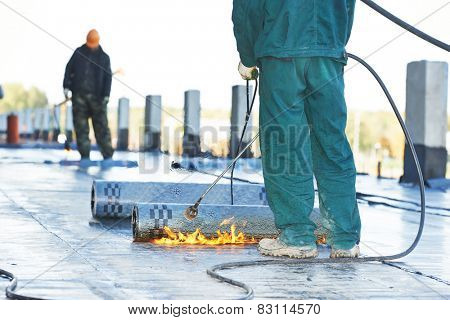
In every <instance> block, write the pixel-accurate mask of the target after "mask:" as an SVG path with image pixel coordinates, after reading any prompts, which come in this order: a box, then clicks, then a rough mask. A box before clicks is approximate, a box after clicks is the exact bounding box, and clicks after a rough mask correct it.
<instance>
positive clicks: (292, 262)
mask: <svg viewBox="0 0 450 320" xmlns="http://www.w3.org/2000/svg"><path fill="white" fill-rule="evenodd" d="M347 55H348V57H349V58H351V59H353V60H355V61H357V62H358V63H360V64H362V65H363V66H364V67H365V68H366V69H367V70H369V72H370V73H371V74H372V75H373V76H374V78H375V79H376V80H377V82H378V84H379V85H380V87H381V88H382V89H383V92H384V94H385V95H386V97H387V99H388V101H389V103H390V104H391V107H392V110H393V111H394V113H395V116H396V117H397V120H398V122H399V124H400V126H401V128H402V130H403V133H404V135H405V138H406V141H407V144H408V146H409V148H410V150H411V153H412V155H413V158H414V163H415V166H416V170H417V174H418V176H419V188H420V223H419V229H418V231H417V234H416V237H415V239H414V241H413V243H412V244H411V245H410V246H409V248H407V249H406V250H405V251H403V252H401V253H398V254H394V255H390V256H378V257H361V258H357V259H348V258H343V259H331V258H321V259H302V260H289V259H285V260H255V261H242V262H230V263H223V264H219V265H216V266H213V267H212V268H210V269H208V270H207V271H206V273H207V274H208V275H209V276H210V277H212V278H214V279H217V280H219V281H223V282H225V283H228V284H230V285H232V286H235V287H239V288H242V289H243V290H244V291H245V295H244V296H242V297H241V298H240V299H239V300H248V299H252V298H253V297H254V291H253V289H252V288H251V287H250V286H249V285H247V284H245V283H243V282H240V281H236V280H233V279H231V278H228V277H225V276H222V275H220V274H219V273H218V271H221V270H226V269H235V268H242V267H251V266H267V265H283V266H286V265H304V264H323V263H361V262H374V261H376V262H384V261H392V260H397V259H400V258H403V257H406V256H407V255H408V254H410V253H411V252H412V251H413V250H414V249H415V248H416V247H417V244H418V243H419V241H420V238H421V237H422V233H423V228H424V225H425V183H424V179H423V175H422V170H421V168H420V163H419V159H418V157H417V153H416V149H415V148H414V145H413V141H412V138H411V135H410V134H409V131H408V128H407V127H406V124H405V122H404V121H403V119H402V116H401V114H400V112H399V111H398V108H397V106H396V104H395V102H394V100H393V99H392V96H391V94H390V93H389V91H388V89H387V88H386V85H385V84H384V82H383V80H381V78H380V76H379V75H378V73H376V72H375V70H374V69H373V68H372V67H371V66H370V65H369V64H368V63H367V62H365V61H364V60H363V59H361V58H359V57H358V56H355V55H354V54H351V53H348V54H347Z"/></svg>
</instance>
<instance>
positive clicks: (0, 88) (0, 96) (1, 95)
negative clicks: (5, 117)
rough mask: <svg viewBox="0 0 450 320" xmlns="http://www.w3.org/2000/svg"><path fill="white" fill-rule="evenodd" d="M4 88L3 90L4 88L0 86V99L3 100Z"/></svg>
mask: <svg viewBox="0 0 450 320" xmlns="http://www.w3.org/2000/svg"><path fill="white" fill-rule="evenodd" d="M3 96H4V95H3V88H2V86H1V85H0V99H3Z"/></svg>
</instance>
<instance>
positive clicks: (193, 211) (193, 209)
mask: <svg viewBox="0 0 450 320" xmlns="http://www.w3.org/2000/svg"><path fill="white" fill-rule="evenodd" d="M199 204H200V203H198V202H197V203H196V204H194V205H193V206H190V207H188V208H186V210H184V217H185V218H186V219H188V220H189V221H192V220H194V219H195V218H196V217H197V216H198V206H199Z"/></svg>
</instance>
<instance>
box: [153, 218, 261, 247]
mask: <svg viewBox="0 0 450 320" xmlns="http://www.w3.org/2000/svg"><path fill="white" fill-rule="evenodd" d="M230 220H231V219H230ZM164 231H165V232H166V234H167V237H164V238H161V239H154V240H152V243H154V244H158V245H203V246H221V245H227V244H252V243H256V242H257V241H256V240H255V239H254V238H248V237H246V236H245V235H244V233H242V232H241V231H239V232H238V233H236V226H235V225H234V224H233V225H231V227H230V232H229V233H228V232H226V231H224V232H222V231H220V230H217V231H216V233H217V237H212V238H207V237H206V236H205V235H204V234H203V233H202V232H201V231H200V229H197V230H195V232H192V233H187V234H183V233H181V232H178V233H177V232H174V231H173V230H172V229H170V228H169V227H164Z"/></svg>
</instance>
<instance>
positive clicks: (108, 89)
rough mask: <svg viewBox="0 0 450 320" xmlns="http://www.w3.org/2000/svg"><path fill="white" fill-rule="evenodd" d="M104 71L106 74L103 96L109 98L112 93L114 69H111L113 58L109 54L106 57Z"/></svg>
mask: <svg viewBox="0 0 450 320" xmlns="http://www.w3.org/2000/svg"><path fill="white" fill-rule="evenodd" d="M103 72H104V73H105V76H104V77H103V98H108V99H109V96H110V94H111V83H112V71H111V60H110V58H109V56H108V55H106V58H105V65H104V69H103Z"/></svg>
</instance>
